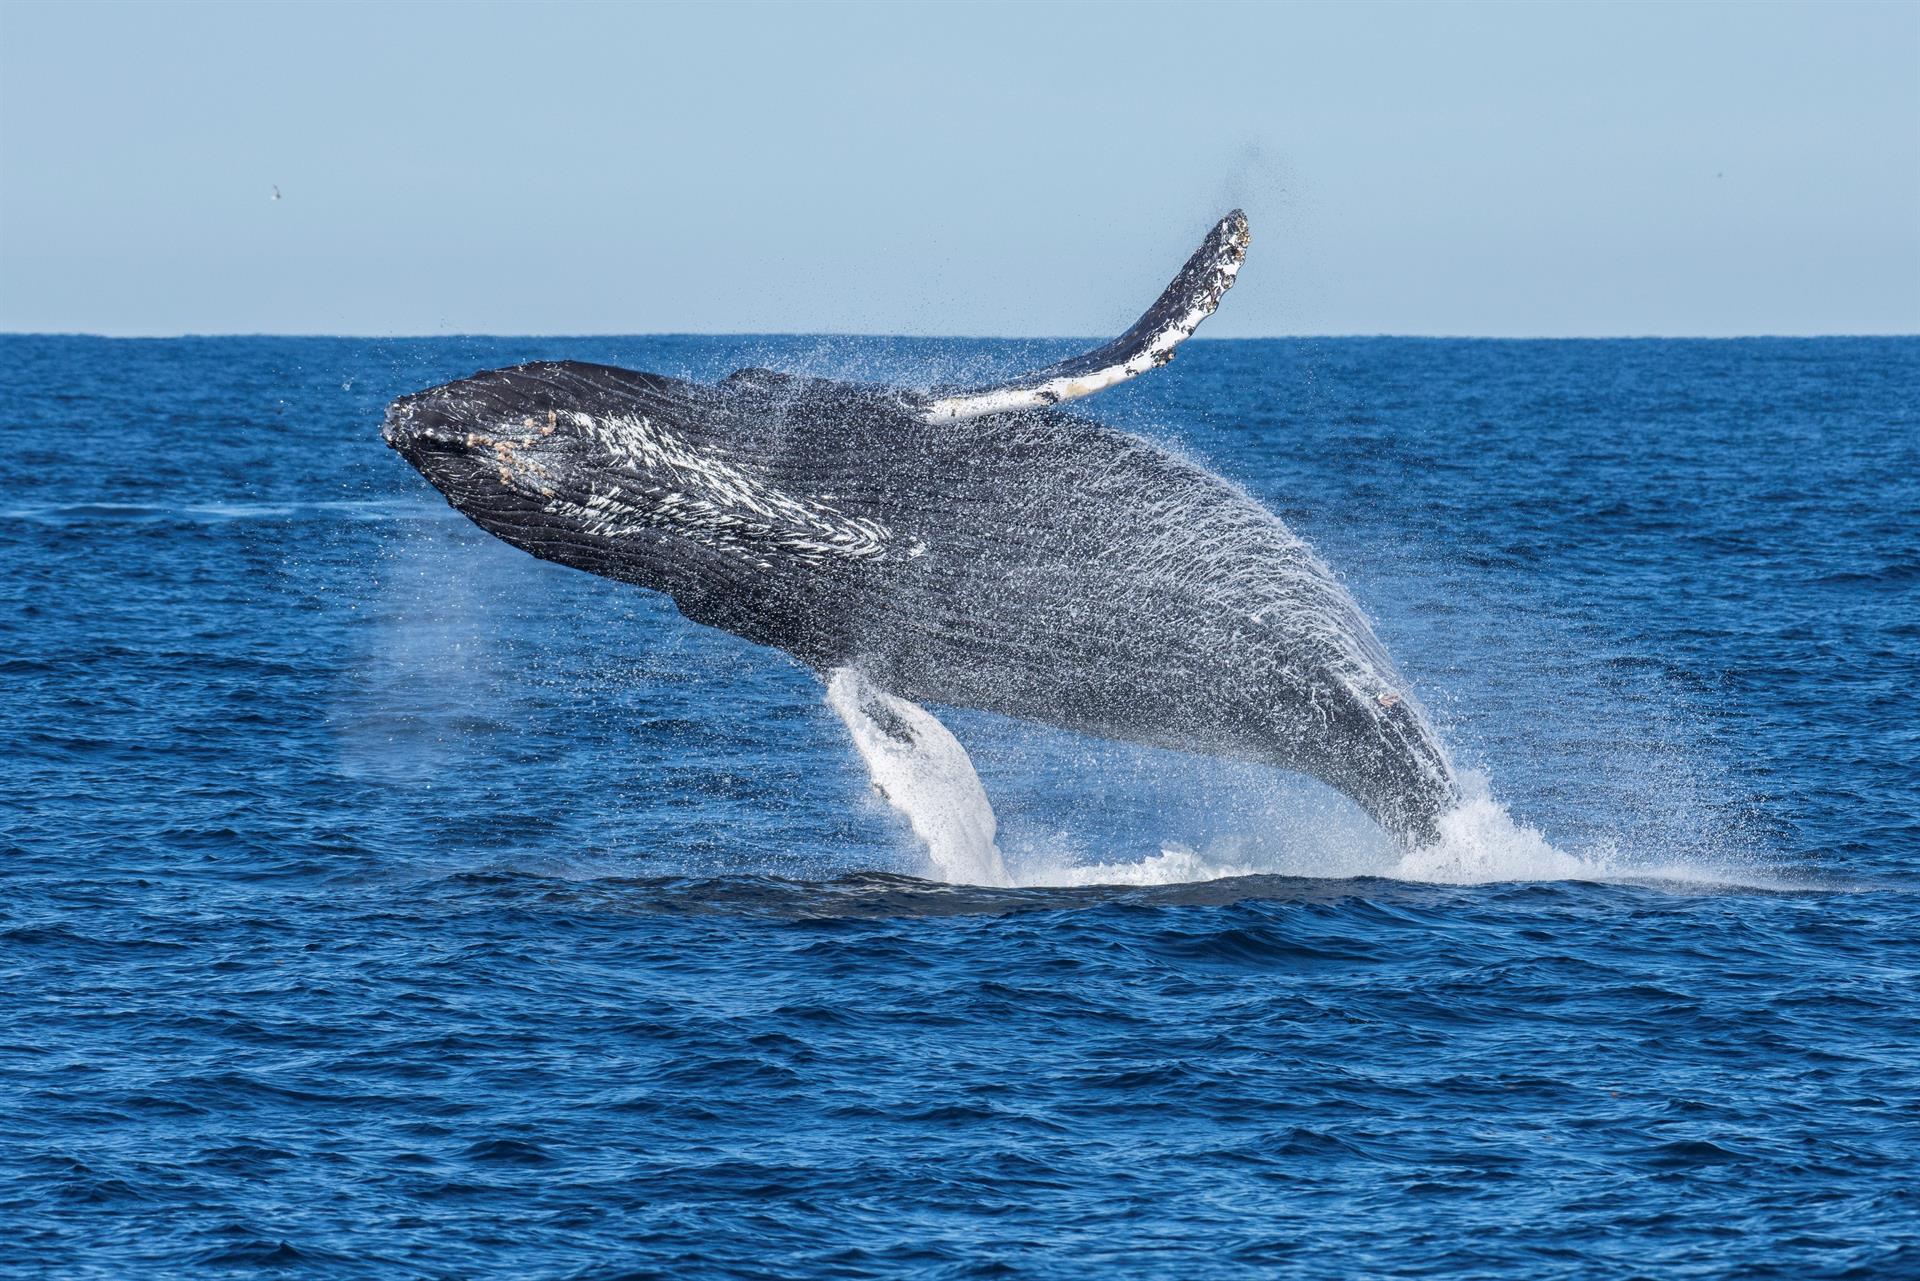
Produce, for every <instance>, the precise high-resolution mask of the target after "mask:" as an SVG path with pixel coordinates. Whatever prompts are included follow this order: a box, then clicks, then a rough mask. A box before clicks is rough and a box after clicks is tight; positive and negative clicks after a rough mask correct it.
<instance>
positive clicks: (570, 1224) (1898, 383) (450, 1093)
mask: <svg viewBox="0 0 1920 1281" xmlns="http://www.w3.org/2000/svg"><path fill="white" fill-rule="evenodd" d="M1073 347H1074V344H1059V343H1012V342H992V343H988V342H966V341H957V340H956V341H941V342H926V341H909V340H884V339H793V338H785V339H782V338H591V339H577V340H560V339H466V338H449V339H433V340H413V341H367V340H348V339H340V340H333V339H264V338H262V339H252V338H238V339H186V340H178V341H113V340H104V339H88V338H70V337H18V336H15V337H4V338H0V374H3V375H4V386H5V395H4V397H0V443H4V449H5V455H4V456H5V484H4V487H3V488H0V567H4V572H3V573H0V745H3V746H0V877H3V878H4V883H3V884H0V891H3V892H0V1274H5V1275H7V1276H20V1277H43V1276H44V1277H61V1278H90V1277H98V1278H128V1277H141V1278H161V1277H189V1276H191V1277H301V1278H305V1277H315V1278H336V1277H339V1278H346V1277H379V1278H411V1277H421V1278H429V1277H431V1278H469V1277H480V1276H499V1277H527V1278H594V1279H606V1281H611V1279H612V1278H617V1277H764V1278H827V1277H833V1278H839V1277H923V1278H964V1277H1040V1278H1077V1277H1085V1276H1091V1275H1111V1276H1124V1277H1165V1278H1180V1279H1182V1281H1198V1279H1203V1278H1212V1277H1239V1276H1288V1277H1291V1276H1298V1277H1354V1276H1368V1277H1392V1276H1407V1277H1435V1276H1471V1277H1496V1278H1530V1279H1531V1278H1551V1277H1625V1276H1644V1277H1659V1278H1669V1277H1733V1276H1740V1277H1780V1278H1808V1277H1862V1278H1866V1277H1873V1278H1880V1277H1898V1276H1920V728H1917V726H1920V339H1885V340H1882V339H1833V340H1796V341H1784V340H1781V341H1776V340H1743V341H1724V342H1723V341H1651V340H1650V341H1605V342H1477V341H1427V340H1393V339H1373V340H1340V341H1260V342H1222V341H1214V342H1209V341H1204V340H1201V341H1196V342H1193V343H1191V344H1189V345H1188V346H1186V347H1184V348H1183V349H1182V351H1181V355H1180V358H1179V360H1177V361H1175V362H1174V364H1173V365H1171V366H1169V367H1168V368H1167V369H1165V370H1163V371H1160V372H1157V373H1155V374H1152V375H1150V376H1148V377H1144V378H1142V379H1140V380H1138V381H1137V382H1135V383H1133V384H1130V385H1128V386H1127V387H1124V388H1121V389H1118V390H1115V391H1112V392H1109V393H1107V394H1106V395H1104V396H1102V397H1100V398H1099V399H1097V400H1094V401H1090V402H1087V404H1086V406H1085V407H1086V409H1087V410H1088V411H1089V412H1090V413H1093V414H1095V415H1096V416H1099V417H1101V418H1103V419H1104V420H1106V421H1108V422H1111V423H1114V424H1115V425H1119V426H1124V427H1127V428H1129V429H1131V430H1135V431H1139V432H1141V433H1143V434H1145V435H1148V436H1150V437H1153V438H1154V439H1157V440H1160V441H1162V442H1165V443H1167V444H1169V445H1171V446H1173V447H1174V448H1176V449H1179V450H1181V451H1183V452H1184V453H1186V454H1189V455H1191V456H1193V457H1195V458H1197V459H1199V460H1201V461H1203V462H1205V463H1206V464H1207V465H1209V466H1211V467H1213V468H1214V469H1216V470H1218V471H1219V472H1221V473H1223V474H1224V475H1226V476H1228V477H1230V478H1232V479H1234V480H1236V481H1238V482H1239V483H1241V484H1243V485H1245V486H1246V487H1247V488H1248V489H1249V490H1250V491H1251V492H1253V493H1254V494H1256V495H1257V496H1259V497H1260V498H1261V499H1262V500H1263V501H1264V502H1266V503H1267V504H1268V505H1269V506H1270V507H1272V508H1273V509H1274V510H1275V511H1276V512H1277V513H1279V514H1280V515H1281V516H1282V517H1283V518H1284V519H1285V520H1286V521H1287V522H1288V523H1289V524H1290V525H1291V526H1293V527H1294V528H1295V529H1297V530H1298V531H1300V532H1301V533H1303V534H1304V535H1305V536H1306V537H1308V538H1309V539H1310V540H1311V541H1312V542H1313V543H1314V545H1315V546H1316V548H1317V549H1318V550H1319V551H1320V553H1321V554H1322V555H1323V556H1324V557H1325V558H1326V559H1327V560H1328V561H1329V562H1330V563H1331V564H1332V565H1333V566H1334V567H1335V568H1336V569H1337V570H1338V572H1339V573H1340V575H1341V577H1342V578H1343V579H1344V581H1345V582H1346V583H1347V584H1348V585H1349V586H1350V587H1351V588H1352V590H1353V592H1354V594H1355V595H1356V596H1357V598H1358V599H1359V600H1360V601H1361V602H1362V603H1363V605H1364V606H1365V608H1366V610H1367V611H1368V613H1369V614H1370V615H1371V616H1372V617H1373V619H1374V620H1375V622H1376V625H1377V628H1378V631H1379V633H1380V635H1381V638H1382V639H1383V641H1384V642H1385V644H1386V645H1387V648H1388V649H1389V650H1390V651H1391V653H1392V654H1393V655H1394V657H1395V659H1396V661H1397V662H1398V664H1399V665H1400V667H1401V669H1402V670H1403V672H1404V673H1405V674H1406V675H1407V676H1408V678H1409V679H1410V680H1411V681H1412V683H1413V687H1414V688H1415V689H1416V690H1417V691H1418V692H1419V694H1420V696H1421V697H1422V699H1423V700H1424V701H1425V703H1426V704H1427V706H1428V708H1429V709H1430V711H1431V712H1432V714H1433V716H1434V718H1435V720H1436V721H1437V722H1438V724H1439V725H1440V726H1441V729H1442V733H1443V736H1444V738H1445V740H1446V742H1447V743H1448V745H1449V747H1450V749H1451V751H1452V752H1453V754H1454V755H1455V757H1456V759H1457V760H1458V761H1459V762H1461V763H1462V764H1463V765H1465V766H1467V767H1469V768H1471V769H1472V770H1473V771H1474V772H1475V779H1476V782H1475V787H1476V789H1478V792H1479V794H1481V795H1482V796H1483V803H1482V807H1481V813H1482V817H1483V818H1484V820H1485V821H1484V823H1482V824H1481V825H1480V826H1478V827H1476V828H1475V830H1474V831H1472V832H1469V833H1466V834H1465V835H1464V836H1463V837H1461V839H1458V840H1455V841H1453V842H1452V843H1451V844H1450V846H1449V848H1448V849H1447V850H1446V851H1445V852H1443V853H1429V854H1427V855H1424V856H1423V855H1421V854H1418V853H1416V854H1413V855H1407V854H1404V853H1403V852H1402V851H1400V850H1398V849H1396V848H1395V847H1394V846H1392V844H1391V843H1390V842H1388V841H1387V840H1386V839H1385V837H1384V836H1382V835H1381V834H1380V833H1379V832H1378V831H1377V830H1376V829H1374V828H1372V827H1371V825H1370V824H1369V823H1368V822H1367V821H1366V820H1365V819H1364V818H1362V817H1361V816H1360V815H1359V813H1358V811H1357V810H1355V809H1354V808H1353V807H1352V806H1351V805H1350V804H1348V803H1347V802H1345V801H1344V800H1342V799H1341V798H1339V797H1337V796H1335V795H1334V794H1333V793H1331V792H1329V791H1327V790H1326V789H1324V788H1321V787H1319V786H1318V785H1317V784H1311V783H1307V782H1304V781H1302V780H1299V779H1297V778H1292V777H1289V776H1287V775H1284V774H1281V773H1278V772H1276V771H1271V770H1264V769H1259V768H1256V767H1252V766H1241V765H1223V764H1220V763H1218V762H1214V761H1209V760H1205V759H1202V758H1198V757H1191V756H1187V755H1183V754H1181V753H1174V752H1155V751H1148V750H1143V749H1133V748H1124V747H1118V746H1114V745H1111V744H1105V743H1099V742H1093V741H1089V740H1084V739H1078V738H1074V737H1072V736H1069V735H1067V734H1064V733H1061V732H1058V731H1053V730H1046V729H1041V728H1039V727H1036V726H1031V725H1026V724H1022V723H1017V722H1012V721H1006V720H999V719H996V718H993V717H989V716H985V715H980V714H962V713H951V714H944V715H943V719H944V720H945V721H946V723H947V724H948V725H950V726H951V727H952V728H953V729H954V731H955V733H956V734H957V735H958V736H959V738H960V739H961V741H962V742H963V743H965V744H966V745H967V746H968V748H969V749H970V750H971V752H972V754H973V757H974V760H975V762H976V764H977V766H978V769H979V772H980V775H981V777H982V779H983V781H984V782H985V785H986V788H987V792H988V794H989V796H990V797H991V799H992V802H993V805H994V808H995V810H996V812H997V814H998V818H999V823H1000V846H1001V849H1002V851H1003V853H1004V855H1005V857H1006V860H1007V863H1008V866H1009V867H1010V868H1011V869H1012V871H1013V873H1014V876H1015V879H1017V880H1018V881H1019V882H1020V884H1019V886H1018V887H1016V888H1010V889H1009V888H1001V889H986V888H977V887H970V886H966V885H959V884H947V883H942V882H939V881H937V880H935V879H932V875H931V871H930V867H929V864H928V860H927V857H926V853H925V851H924V850H923V849H922V848H921V847H920V846H919V845H918V844H917V843H916V841H915V839H914V837H913V835H912V833H911V831H910V830H908V828H907V827H906V825H905V824H904V823H903V822H902V821H900V819H899V818H898V817H897V816H896V815H895V814H893V813H892V811H890V810H889V809H888V808H887V807H886V805H885V804H884V802H882V801H881V800H879V799H878V798H877V797H876V796H875V795H874V793H873V790H872V788H871V787H870V785H869V783H868V780H867V777H866V775H865V773H864V771H863V768H862V766H861V765H860V762H859V759H858V757H857V756H856V754H855V753H854V751H853V750H852V747H851V745H850V743H849V741H848V738H847V734H846V731H845V730H844V729H843V728H842V726H841V724H840V722H839V721H838V720H837V719H836V718H835V717H834V715H833V714H832V713H831V711H829V710H828V708H827V707H826V705H825V703H824V701H823V691H822V687H821V685H820V683H819V681H818V679H817V678H816V677H814V676H813V675H812V674H811V673H810V672H808V671H806V670H803V669H802V668H800V667H798V666H796V665H795V664H794V663H792V662H791V661H789V660H787V659H786V658H784V657H783V656H782V655H780V654H777V653H774V652H771V651H767V650H762V649H757V648H754V647H752V646H750V645H747V644H745V643H744V642H741V641H738V640H735V639H733V638H731V637H729V636H726V635H722V634H719V633H716V632H712V631H708V630H705V629H703V628H700V627H697V626H695V625H693V624H691V623H688V622H687V621H685V620H684V619H682V618H680V617H679V616H678V615H677V614H676V613H675V611H674V610H673V608H672V606H671V605H670V604H669V603H668V602H666V601H665V600H663V599H661V598H658V597H655V596H652V595H649V594H647V593H645V592H642V591H639V590H637V589H633V588H630V587H624V586H621V585H618V584H615V583H612V582H607V581H603V580H600V579H597V578H593V577H590V576H588V575H586V574H582V573H577V572H574V571H572V570H567V569H562V568H558V567H556V566H553V565H549V564H544V563H541V562H537V561H535V560H533V559H531V558H530V557H527V556H525V555H523V554H521V553H519V552H516V551H514V550H512V549H511V548H509V547H507V546H505V545H504V544H501V543H499V542H496V541H494V540H492V539H490V538H488V537H487V536H485V535H484V534H482V533H481V532H479V531H478V530H477V529H475V528H474V527H472V526H471V525H469V524H468V523H467V522H466V521H465V520H464V519H463V518H461V517H459V516H458V515H457V514H455V513H453V512H452V511H450V510H449V509H448V508H447V506H446V505H445V503H444V502H443V501H442V499H441V498H440V497H439V495H438V494H437V493H435V492H434V491H432V490H431V489H430V488H429V487H428V486H427V485H426V483H425V482H424V481H423V480H421V478H420V477H419V476H418V475H416V474H415V473H414V472H412V471H411V470H410V469H409V468H408V467H407V466H406V465H405V464H404V463H403V462H402V461H401V460H400V459H399V458H398V457H397V456H395V455H394V454H392V453H391V452H390V451H389V450H387V449H386V448H385V447H384V446H383V445H382V444H381V441H380V438H379V424H380V420H381V415H382V409H383V406H384V404H385V402H386V401H387V400H389V399H390V398H391V397H393V396H396V395H398V394H400V393H402V392H405V391H408V390H413V389H417V388H420V387H423V386H426V385H429V384H432V383H436V382H440V381H444V380H446V379H449V378H452V377H459V376H463V375H466V374H469V373H472V372H473V371H475V370H477V369H481V368H485V367H491V366H496V365H502V364H508V363H514V362H518V361H522V360H527V359H532V358H541V357H563V356H566V357H577V358H582V359H593V360H604V361H610V362H613V363H617V364H624V365H629V366H634V367H638V368H645V369H651V370H654V371H656V372H661V373H668V374H676V375H686V376H697V377H714V376H718V375H722V374H725V373H726V372H728V371H729V370H731V369H733V368H735V367H738V366H744V365H754V364H761V365H773V366H777V367H782V368H787V369H793V370H800V371H805V372H812V373H822V374H834V375H840V376H850V377H856V378H870V379H889V380H892V379H899V380H903V381H909V382H919V383H927V382H932V381H936V380H942V379H946V378H950V377H956V376H965V375H972V374H982V373H985V372H991V371H1001V372H1005V371H1010V370H1013V369H1017V368H1020V367H1022V366H1025V365H1028V364H1031V363H1036V362H1037V360H1039V359H1042V358H1051V357H1054V356H1058V355H1060V354H1063V353H1064V352H1066V351H1068V350H1071V349H1073Z"/></svg>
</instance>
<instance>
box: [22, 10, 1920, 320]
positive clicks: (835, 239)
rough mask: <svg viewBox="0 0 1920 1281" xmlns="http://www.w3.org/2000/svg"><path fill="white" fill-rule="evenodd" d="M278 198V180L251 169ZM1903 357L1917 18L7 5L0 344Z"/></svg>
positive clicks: (1912, 243) (1913, 237) (1912, 248)
mask: <svg viewBox="0 0 1920 1281" xmlns="http://www.w3.org/2000/svg"><path fill="white" fill-rule="evenodd" d="M276 186H277V187H278V189H279V191H280V193H281V196H282V198H281V199H279V200H274V199H272V198H271V197H272V193H273V190H274V188H275V187H276ZM1235 205H1240V206H1243V207H1244V208H1245V209H1246V211H1247V213H1248V215H1249V217H1250V219H1251V221H1252V225H1253V248H1252V251H1251V254H1250V256H1249V259H1248V264H1247V266H1246V269H1245V270H1244V272H1243V273H1242V276H1241V282H1240V285H1239V286H1238V287H1237V288H1236V289H1235V291H1234V293H1233V294H1232V295H1231V296H1230V297H1229V298H1228V300H1227V302H1226V303H1225V305H1223V307H1222V309H1221V311H1220V313H1219V315H1218V316H1216V317H1215V318H1214V319H1213V320H1212V321H1211V322H1209V325H1208V327H1207V329H1206V330H1205V334H1206V335H1209V336H1214V337H1229V336H1240V337H1246V336H1265V335H1289V334H1380V333H1389V334H1453V335H1498V336H1530V337H1552V336H1574V335H1648V334H1660V335H1727V334H1829V333H1915V332H1920V4H1915V3H1911V2H1907V3H1888V4H1858V3H1854V4H1849V3H1837V2H1831V0H1830V2H1828V3H1823V4H1819V5H1795V4H1758V5H1743V4H1713V5H1706V4H1697V5H1685V4H1669V5H1657V6H1656V5H1650V4H1612V5H1580V4H1541V5H1532V4H1529V5H1522V6H1509V5H1480V4H1474V5H1439V4H1434V5H1425V4H1423V5H1414V6H1399V5H1393V4H1370V5H1347V6H1337V7H1322V6H1316V5H1288V6H1260V5H1253V4H1243V5H1221V6H1208V5H1182V4H1167V3H1152V4H1140V5H1094V4H1075V5H1064V4H1063V5H1053V6H1048V5H1042V4H1035V3H1026V4H1020V5H1013V6H1005V7H999V6H993V5H979V4H975V5H966V6H963V7H949V6H941V5H887V6H869V5H860V4H843V5H832V6H799V5H794V6H787V5H780V6H772V7H761V6H755V5H748V4H739V5H709V6H702V7H674V6H668V5H645V6H642V5H615V4H593V5H566V4H542V5H538V6H529V5H511V4H501V5H460V6H454V5H450V4H429V3H414V4H344V3H343V4H321V3H309V4H272V3H262V4H252V5H240V4H218V5H214V4H195V5H177V4H166V3H152V2H149V3H142V4H138V5H117V4H111V3H95V4H77V3H76V4H59V5H52V4H42V3H24V2H22V0H0V329H6V330H13V331H51V332H73V331H80V332H90V333H102V334H114V335H130V334H180V333H308V334H363V335H399V334H428V335H431V334H450V333H494V334H590V333H622V334H625V333H669V332H671V333H699V332H707V333H903V334H951V335H1011V336H1029V337H1046V336H1103V335H1108V334H1112V333H1117V332H1119V331H1120V330H1121V329H1123V328H1124V327H1125V326H1126V325H1127V324H1128V323H1129V322H1130V321H1131V320H1132V319H1133V317H1134V315H1135V314H1136V313H1138V312H1139V311H1140V310H1141V309H1142V308H1144V307H1145V306H1146V304H1147V303H1148V302H1150V301H1151V300H1152V298H1153V296H1154V295H1155V294H1156V293H1157V292H1158V291H1159V289H1160V287H1161V286H1162V285H1164V284H1165V282H1166V280H1167V279H1168V277H1170V276H1171V275H1172V273H1173V271H1174V270H1175V268H1177V267H1178V265H1179V264H1180V262H1181V261H1182V259H1183V258H1184V257H1185V255H1186V254H1187V252H1188V251H1189V250H1190V249H1191V248H1192V246H1193V245H1194V244H1195V243H1197V242H1198V240H1199V238H1200V237H1201V235H1202V234H1203V233H1204V232H1205V231H1206V229H1207V227H1208V226H1209V225H1210V224H1211V223H1212V221H1213V220H1214V219H1215V218H1217V217H1218V216H1219V215H1221V214H1222V213H1224V212H1225V211H1226V210H1227V209H1229V208H1231V207H1233V206H1235Z"/></svg>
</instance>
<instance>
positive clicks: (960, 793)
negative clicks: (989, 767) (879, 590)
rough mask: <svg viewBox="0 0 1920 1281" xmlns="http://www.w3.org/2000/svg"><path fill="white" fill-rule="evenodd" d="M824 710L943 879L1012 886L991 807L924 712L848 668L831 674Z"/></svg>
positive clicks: (948, 735)
mask: <svg viewBox="0 0 1920 1281" xmlns="http://www.w3.org/2000/svg"><path fill="white" fill-rule="evenodd" d="M827 706H829V707H831V708H832V709H833V710H834V711H835V712H836V713H838V714H839V717H840V719H841V720H842V721H844V722H845V723H846V726H847V729H848V731H849V732H850V733H851V734H852V735H853V745H854V746H855V747H856V748H858V749H859V751H860V758H861V759H862V760H864V761H865V762H866V765H867V775H868V777H869V778H871V779H872V780H873V786H874V789H875V790H876V791H878V792H879V793H880V794H881V795H882V796H884V797H886V798H887V803H888V804H889V805H891V806H893V808H894V809H896V810H898V811H900V813H902V814H904V815H905V816H906V818H907V821H908V822H909V823H911V824H912V825H913V830H914V833H915V834H916V835H918V836H919V837H920V839H921V840H922V841H923V842H925V844H926V847H927V854H928V856H929V858H930V859H931V860H932V862H933V866H934V870H935V871H936V872H938V873H939V875H940V877H941V879H943V880H947V881H955V882H961V883H964V884H970V885H1006V884H1009V883H1010V879H1009V877H1008V876H1007V868H1006V864H1005V863H1003V862H1002V861H1001V859H1000V850H999V848H998V847H997V846H996V845H995V844H994V839H993V838H994V833H995V830H996V827H997V824H996V823H995V821H994V817H993V806H992V805H991V804H990V803H989V802H988V801H987V791H986V789H985V788H984V787H982V786H981V785H980V776H979V775H978V774H976V773H974V769H973V761H972V760H971V759H969V758H968V756H967V749H966V748H964V747H962V746H960V740H959V739H957V738H955V737H954V736H953V733H952V731H950V730H948V729H947V727H946V726H945V725H942V724H941V723H940V722H939V721H938V720H936V719H935V718H934V716H933V714H932V713H931V712H929V711H927V709H926V708H924V707H921V706H920V705H919V704H918V703H910V702H908V701H907V700H906V699H904V698H897V697H895V696H894V695H892V694H889V693H887V691H885V690H884V689H881V688H880V687H879V686H878V685H875V684H874V683H873V682H872V681H870V680H868V679H867V678H866V677H864V676H862V675H861V674H860V673H859V672H858V671H856V670H855V669H853V668H851V667H836V668H835V669H833V671H832V672H831V673H829V674H828V678H827Z"/></svg>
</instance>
